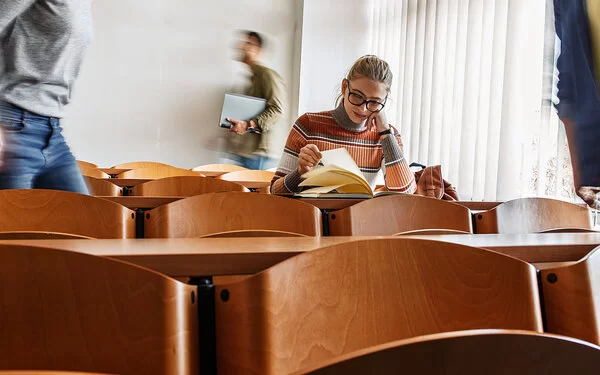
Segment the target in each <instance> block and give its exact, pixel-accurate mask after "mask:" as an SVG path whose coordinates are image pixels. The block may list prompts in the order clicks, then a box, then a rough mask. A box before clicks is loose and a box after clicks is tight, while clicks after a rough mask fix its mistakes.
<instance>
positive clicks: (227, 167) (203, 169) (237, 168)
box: [192, 164, 248, 173]
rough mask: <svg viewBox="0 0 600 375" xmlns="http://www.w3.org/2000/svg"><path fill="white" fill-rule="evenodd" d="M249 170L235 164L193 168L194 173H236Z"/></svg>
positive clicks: (205, 165) (207, 165) (206, 165)
mask: <svg viewBox="0 0 600 375" xmlns="http://www.w3.org/2000/svg"><path fill="white" fill-rule="evenodd" d="M247 170H248V168H244V167H240V166H239V165H233V164H204V165H199V166H197V167H194V168H192V171H196V172H200V173H203V172H235V171H247Z"/></svg>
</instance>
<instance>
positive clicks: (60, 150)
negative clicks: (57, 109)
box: [0, 102, 89, 194]
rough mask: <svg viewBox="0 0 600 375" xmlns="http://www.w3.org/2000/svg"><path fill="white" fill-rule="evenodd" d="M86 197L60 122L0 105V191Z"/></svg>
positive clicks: (5, 104)
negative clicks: (53, 192) (67, 193)
mask: <svg viewBox="0 0 600 375" xmlns="http://www.w3.org/2000/svg"><path fill="white" fill-rule="evenodd" d="M32 188H33V189H54V190H66V191H72V192H76V193H82V194H89V192H88V188H87V186H86V184H85V181H84V179H83V177H82V176H81V172H80V171H79V167H78V166H77V162H76V161H75V157H74V156H73V154H72V153H71V150H70V149H69V146H67V143H66V142H65V139H64V138H63V136H62V128H61V127H60V120H59V119H57V118H53V117H45V116H40V115H36V114H35V113H31V112H29V111H27V110H24V109H22V108H19V107H17V106H15V105H12V104H10V103H5V102H0V189H32Z"/></svg>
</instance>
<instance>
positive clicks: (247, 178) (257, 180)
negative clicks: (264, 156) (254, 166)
mask: <svg viewBox="0 0 600 375" xmlns="http://www.w3.org/2000/svg"><path fill="white" fill-rule="evenodd" d="M274 175H275V173H274V172H270V171H260V170H247V171H237V172H229V173H225V174H224V175H221V176H219V177H217V178H218V179H221V180H226V181H232V182H237V183H238V184H240V185H244V186H245V187H247V188H248V189H255V190H257V191H259V192H264V193H268V192H269V191H270V189H269V187H270V185H271V180H273V176H274Z"/></svg>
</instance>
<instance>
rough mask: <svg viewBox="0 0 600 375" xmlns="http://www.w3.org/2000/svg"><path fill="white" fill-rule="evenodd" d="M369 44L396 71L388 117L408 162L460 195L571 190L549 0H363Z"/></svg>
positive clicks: (501, 196)
mask: <svg viewBox="0 0 600 375" xmlns="http://www.w3.org/2000/svg"><path fill="white" fill-rule="evenodd" d="M365 9H366V11H367V13H368V14H369V15H370V27H369V30H368V35H369V36H370V38H368V39H369V40H370V45H369V46H368V51H370V52H371V53H374V54H377V55H378V56H380V57H382V58H384V59H385V60H387V61H388V62H389V63H390V65H391V66H392V68H393V71H394V77H395V80H394V85H393V87H392V93H391V97H390V99H391V100H389V101H388V105H387V111H388V117H389V118H390V120H391V122H392V123H393V124H396V125H397V126H398V127H399V128H400V131H401V133H402V136H403V139H404V144H405V153H406V156H407V158H408V160H409V161H418V162H420V163H423V164H428V165H434V164H441V165H442V166H443V168H442V169H443V172H444V173H445V177H446V179H448V180H449V181H450V182H452V183H453V184H454V185H456V186H457V187H458V190H459V193H460V195H461V199H472V200H487V201H493V200H508V199H513V198H517V197H523V196H534V195H535V196H552V197H557V198H562V199H573V189H572V177H571V171H570V161H569V159H568V151H567V149H566V145H565V137H564V131H563V129H562V125H560V123H559V121H558V118H557V116H556V113H555V111H554V109H553V107H552V93H553V87H554V85H555V79H556V75H555V71H554V60H555V56H556V51H557V48H556V43H555V39H554V27H553V8H552V0H367V5H366V7H365Z"/></svg>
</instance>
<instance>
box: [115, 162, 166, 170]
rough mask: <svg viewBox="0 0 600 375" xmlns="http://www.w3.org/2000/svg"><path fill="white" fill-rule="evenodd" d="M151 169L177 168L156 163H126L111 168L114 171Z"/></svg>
mask: <svg viewBox="0 0 600 375" xmlns="http://www.w3.org/2000/svg"><path fill="white" fill-rule="evenodd" d="M153 167H171V168H177V167H175V166H172V165H169V164H165V163H159V162H157V161H132V162H128V163H122V164H118V165H113V166H112V167H111V168H115V169H139V168H153Z"/></svg>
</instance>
